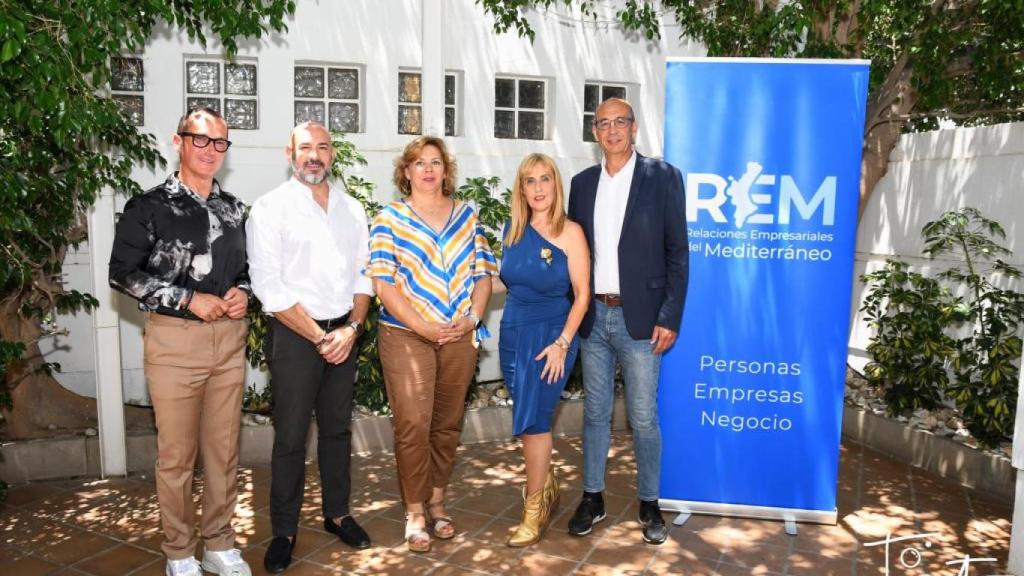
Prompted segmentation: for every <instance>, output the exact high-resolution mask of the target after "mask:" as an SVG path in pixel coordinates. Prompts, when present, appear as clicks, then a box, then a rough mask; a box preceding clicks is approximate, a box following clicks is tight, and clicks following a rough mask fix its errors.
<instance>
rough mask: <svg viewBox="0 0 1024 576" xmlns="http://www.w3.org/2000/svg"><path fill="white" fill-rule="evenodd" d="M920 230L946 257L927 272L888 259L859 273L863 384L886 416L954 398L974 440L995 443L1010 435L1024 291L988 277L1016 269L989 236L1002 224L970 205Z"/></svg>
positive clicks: (997, 236) (929, 246)
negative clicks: (866, 326)
mask: <svg viewBox="0 0 1024 576" xmlns="http://www.w3.org/2000/svg"><path fill="white" fill-rule="evenodd" d="M921 233H922V235H923V237H924V242H925V249H924V252H925V254H926V255H928V256H929V257H930V258H942V257H949V256H953V257H954V258H955V260H951V261H949V262H947V265H948V267H946V268H945V270H944V271H942V272H940V273H939V274H937V275H935V277H934V278H928V277H925V276H924V275H922V274H920V273H917V272H912V271H911V270H910V269H909V266H908V265H907V264H906V263H904V262H899V261H895V260H890V261H888V262H886V265H885V267H884V268H883V269H881V270H879V271H877V272H873V273H871V274H866V275H865V276H863V277H862V279H863V280H864V282H865V283H866V284H867V285H868V295H867V298H865V300H864V306H863V308H862V310H863V311H864V312H865V315H866V318H867V319H868V321H869V322H870V324H871V326H872V328H874V329H875V336H874V337H873V338H872V341H871V344H869V345H868V352H869V353H870V354H871V358H872V361H871V362H870V363H869V364H868V365H867V367H866V373H867V376H868V380H869V381H870V382H871V383H872V385H874V386H876V387H878V388H880V389H881V390H883V391H884V393H885V400H886V404H887V406H888V408H889V411H890V413H892V414H900V413H906V412H908V411H911V410H914V409H917V408H934V407H936V406H937V405H938V404H939V403H940V402H941V401H942V399H943V398H947V399H949V400H953V401H954V402H955V403H956V407H957V408H958V409H959V410H960V411H961V413H962V414H963V417H964V421H965V422H966V424H967V427H968V428H969V429H970V431H971V433H972V434H973V435H974V436H975V438H977V439H978V441H979V442H980V443H982V444H983V445H997V444H998V443H999V442H1001V441H1002V440H1004V439H1006V438H1009V437H1010V436H1012V434H1013V426H1014V418H1015V416H1016V410H1017V379H1018V375H1019V373H1020V356H1021V344H1022V342H1021V329H1022V326H1024V294H1022V293H1020V292H1017V291H1014V290H1008V289H1005V288H1000V287H999V286H997V285H996V284H995V281H996V280H1002V281H1004V282H1005V281H1010V280H1015V279H1019V278H1020V276H1021V273H1020V271H1019V270H1018V269H1017V268H1015V267H1013V266H1011V265H1009V264H1007V263H1006V262H1005V261H1004V260H1003V259H1002V258H1003V257H1008V256H1009V255H1010V251H1009V250H1008V249H1006V248H1005V247H1004V246H1002V245H1001V244H999V243H998V242H997V240H1001V239H1003V238H1005V236H1006V235H1005V232H1004V231H1003V228H1002V226H1000V225H999V223H997V222H995V221H993V220H989V219H988V218H985V217H984V216H982V215H981V213H980V212H978V210H976V209H974V208H963V209H960V210H954V211H951V212H947V213H945V214H943V215H942V216H941V217H940V218H939V219H938V220H935V221H933V222H929V223H928V224H926V225H925V226H924V228H923V229H922V232H921ZM960 262H963V264H960Z"/></svg>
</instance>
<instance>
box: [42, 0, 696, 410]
mask: <svg viewBox="0 0 1024 576" xmlns="http://www.w3.org/2000/svg"><path fill="white" fill-rule="evenodd" d="M442 4H443V9H444V15H443V18H444V26H443V52H444V57H443V60H444V62H443V64H444V68H445V69H447V70H456V71H460V72H461V73H462V74H463V80H464V82H463V86H464V89H463V91H462V93H461V94H460V97H461V100H462V102H463V105H464V107H463V109H462V111H461V118H462V125H463V130H462V132H461V134H460V135H458V136H456V137H453V138H449V139H448V142H449V144H450V146H451V148H452V151H453V153H454V154H455V156H456V158H457V160H458V163H459V175H460V182H461V179H462V178H465V177H471V176H499V177H501V179H502V182H503V184H505V185H510V184H511V178H512V176H513V175H514V174H515V169H516V166H517V165H518V163H519V160H520V159H521V158H522V157H523V156H524V155H526V154H527V153H529V152H534V151H540V152H545V153H547V154H550V155H552V156H554V157H555V158H556V159H557V161H558V164H559V167H560V168H561V170H562V172H563V176H564V177H565V179H566V185H568V178H569V177H571V175H572V174H573V173H575V172H576V171H578V170H580V169H582V168H584V167H586V166H588V165H590V164H592V163H594V162H595V161H596V160H597V158H598V149H597V147H596V145H594V144H590V143H585V142H583V141H582V138H581V133H582V131H583V113H582V109H583V85H584V83H585V82H586V81H604V82H615V83H623V84H627V85H629V86H630V93H629V94H628V97H629V98H630V99H631V101H632V102H633V104H634V106H635V108H636V113H637V118H638V124H639V127H640V132H639V135H638V142H637V145H638V148H639V149H640V151H641V152H642V153H645V154H648V155H653V156H660V155H661V142H662V120H663V109H664V58H665V57H667V56H695V55H702V54H703V53H704V51H703V49H701V48H700V47H698V46H695V45H690V44H682V45H680V44H678V43H677V41H676V39H675V36H676V34H675V31H674V30H673V29H669V30H668V32H667V33H666V39H663V40H662V41H660V42H658V43H649V42H647V41H645V40H643V39H641V38H636V37H635V35H633V37H631V38H629V39H626V36H624V35H623V34H622V32H621V31H620V30H619V29H618V28H617V27H616V26H615V25H614V24H611V23H610V22H612V21H613V20H614V9H613V8H610V7H606V6H602V7H601V8H600V10H601V14H599V15H598V18H597V21H596V22H595V21H594V20H593V19H590V18H586V17H582V16H581V15H580V14H579V13H578V12H572V11H569V10H567V9H559V10H553V11H551V12H548V13H544V14H536V13H535V14H532V15H531V22H532V24H533V26H534V29H535V30H536V42H535V43H534V44H532V45H531V44H530V43H529V42H528V41H526V40H522V39H519V38H518V37H516V36H515V35H514V34H512V33H509V34H504V35H500V36H498V35H495V34H494V33H493V32H492V22H491V20H490V18H488V17H486V16H485V15H484V13H483V9H482V8H480V7H478V6H477V5H476V4H475V2H473V0H443V1H437V0H426V1H425V2H423V3H421V2H419V1H416V0H365V1H362V2H357V1H347V2H333V1H324V0H320V1H316V0H301V1H300V2H299V6H298V9H297V11H296V14H295V16H294V18H293V19H292V20H291V21H290V22H289V31H288V32H287V33H285V34H281V35H277V36H272V37H268V38H264V39H263V40H260V41H258V42H251V43H248V44H243V45H242V47H241V49H240V50H239V54H238V55H239V57H240V58H256V59H257V62H258V81H257V86H258V97H259V103H258V107H259V126H260V127H259V129H258V130H251V131H245V130H232V131H231V134H230V138H231V139H232V141H233V142H234V146H233V147H232V148H231V151H230V152H229V153H228V158H227V160H226V162H225V165H224V168H223V169H222V170H221V173H220V174H219V179H220V181H221V183H222V184H223V185H224V187H225V189H227V190H229V191H231V192H232V193H235V194H236V195H238V196H240V197H241V198H243V199H244V200H246V201H248V202H252V201H253V200H255V199H256V198H258V197H259V196H260V195H261V194H263V193H265V192H267V191H268V190H270V189H271V188H273V187H274V186H276V185H277V184H278V183H280V182H281V181H283V180H284V179H286V178H287V177H288V166H287V163H286V162H285V159H284V155H283V154H284V151H283V149H284V144H285V140H286V138H287V135H288V133H289V131H290V130H291V127H292V125H293V96H292V94H293V92H292V90H293V75H292V74H293V66H294V64H295V63H296V62H302V61H316V62H324V63H341V64H357V65H361V66H363V67H364V69H365V75H364V76H363V78H362V87H363V90H364V95H363V100H362V105H363V106H364V113H363V118H364V124H363V126H364V130H365V131H364V132H363V133H359V134H352V135H350V138H351V139H352V140H353V141H354V142H355V144H356V145H357V147H358V149H359V150H360V151H361V152H362V153H363V154H364V155H365V156H366V158H367V160H368V161H369V166H367V167H366V168H365V169H363V170H362V175H363V176H364V177H366V178H368V179H369V180H370V181H372V182H374V183H375V184H376V185H377V188H378V191H377V198H378V200H381V201H387V200H390V199H391V198H392V186H391V184H390V174H391V169H392V162H393V160H394V158H395V156H397V155H398V153H399V152H400V150H401V149H402V147H403V146H404V145H405V144H406V143H407V142H408V141H409V140H410V137H409V136H404V135H400V134H398V133H397V122H398V121H397V91H398V71H399V68H420V67H421V66H422V65H423V63H422V62H421V52H422V50H421V45H422V42H421V24H420V17H421V12H420V11H421V6H424V5H425V6H427V9H431V10H433V9H438V7H439V6H441V5H442ZM220 52H221V51H220V49H219V47H218V46H216V45H211V46H210V47H209V49H208V50H203V49H202V48H201V47H199V46H198V45H196V44H194V43H191V42H189V41H188V39H187V38H186V37H185V36H183V35H179V34H178V33H176V32H171V31H170V30H167V29H164V30H160V31H158V32H157V33H156V34H155V35H154V38H153V39H152V41H151V42H150V44H149V45H148V46H147V48H146V50H145V52H144V54H142V58H143V61H144V66H145V87H146V90H145V118H146V125H145V126H144V127H143V131H145V132H151V133H152V134H154V135H155V137H156V139H157V141H158V145H159V148H160V150H161V152H162V154H163V155H164V157H165V158H167V159H168V160H169V165H168V168H167V170H156V171H151V170H148V169H144V168H139V169H137V170H136V173H135V178H136V180H137V181H138V182H140V183H141V184H142V185H143V186H144V187H147V188H148V187H149V186H152V185H155V184H157V183H159V182H160V181H162V180H163V178H164V177H165V175H166V172H167V171H169V170H171V169H173V168H174V164H175V158H174V150H173V148H172V147H171V146H170V136H171V134H172V133H173V131H174V128H175V123H176V122H177V119H178V117H179V116H180V115H181V114H182V112H183V111H184V107H185V95H184V60H185V57H186V56H196V55H218V54H220ZM428 64H430V63H428ZM496 74H501V75H523V76H533V77H543V78H547V79H548V80H549V84H548V86H549V88H550V94H549V102H550V104H549V106H550V107H549V109H548V111H547V114H548V116H547V119H548V123H549V128H548V139H547V140H543V141H532V140H500V139H496V138H494V136H493V131H494V111H493V104H494V76H495V75H496ZM124 201H125V199H124V198H123V197H122V198H120V200H119V203H118V207H119V208H120V207H122V206H123V205H124ZM84 250H87V248H86V247H85V246H83V247H82V248H81V250H80V251H79V252H75V253H71V254H69V255H68V258H67V260H66V262H65V266H64V271H65V274H66V278H67V285H68V287H70V288H76V289H79V290H86V291H88V290H89V289H90V288H91V286H90V284H89V281H90V280H89V279H90V271H89V258H88V254H87V253H85V252H84ZM500 302H501V299H500V298H496V304H497V305H498V306H500ZM111 304H112V305H113V306H115V307H116V308H117V310H118V311H119V312H120V313H121V350H122V369H123V377H124V392H125V399H126V401H129V402H148V399H147V394H146V386H145V379H144V377H143V373H142V338H141V331H142V328H141V327H142V323H143V317H142V315H141V314H140V313H139V312H138V311H137V310H136V309H135V305H134V302H133V301H132V300H130V299H129V298H127V297H125V296H122V295H116V296H114V299H113V301H112V302H111ZM495 308H496V306H492V311H491V313H490V314H489V315H488V317H487V319H486V320H487V322H488V324H489V325H491V328H492V332H493V333H497V323H498V321H499V319H500V310H496V309H495ZM58 321H59V323H60V324H61V325H62V326H64V327H66V328H68V329H69V331H70V334H69V336H67V337H58V338H56V339H54V341H44V342H43V343H42V348H43V352H44V354H46V356H47V359H48V360H50V361H53V362H58V363H60V364H61V367H62V372H61V373H60V374H58V376H57V377H58V380H60V382H61V383H62V384H64V385H65V386H67V387H68V388H70V389H72V390H74V391H75V392H78V393H81V394H85V395H88V396H94V395H95V388H96V384H95V375H94V369H93V366H94V364H93V363H94V360H93V335H92V320H91V318H90V316H89V315H88V314H77V315H74V316H61V317H59V319H58ZM480 377H481V378H482V379H485V380H486V379H495V378H499V377H500V371H499V369H498V364H497V342H496V341H495V340H494V339H492V340H490V341H488V342H486V343H485V345H484V354H483V355H482V356H481V370H480ZM247 381H248V383H249V384H259V385H262V384H261V383H262V382H263V376H262V375H261V374H259V373H250V375H249V376H248V378H247Z"/></svg>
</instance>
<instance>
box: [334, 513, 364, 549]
mask: <svg viewBox="0 0 1024 576" xmlns="http://www.w3.org/2000/svg"><path fill="white" fill-rule="evenodd" d="M324 530H327V531H328V532H330V533H331V534H334V535H335V536H337V537H338V538H340V539H341V541H342V542H344V543H345V544H348V545H349V546H351V547H353V548H357V549H360V550H361V549H363V548H369V547H370V535H369V534H367V533H366V530H363V528H362V527H361V526H359V524H356V521H355V519H353V518H352V517H351V516H345V517H344V518H342V519H341V524H335V523H334V520H331V519H330V518H327V519H325V520H324Z"/></svg>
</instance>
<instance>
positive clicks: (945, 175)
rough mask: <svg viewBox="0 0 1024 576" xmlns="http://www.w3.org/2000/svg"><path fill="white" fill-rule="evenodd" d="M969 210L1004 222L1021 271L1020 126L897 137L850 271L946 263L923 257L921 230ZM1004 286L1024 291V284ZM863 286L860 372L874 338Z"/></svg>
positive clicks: (855, 330)
mask: <svg viewBox="0 0 1024 576" xmlns="http://www.w3.org/2000/svg"><path fill="white" fill-rule="evenodd" d="M968 206H969V207H974V208H977V209H978V210H980V211H981V213H982V214H983V215H985V216H986V217H988V218H991V219H993V220H996V221H997V222H999V223H1000V224H1002V226H1003V228H1004V229H1005V230H1006V239H1005V241H1004V242H1002V243H1003V245H1004V246H1006V247H1007V248H1009V249H1010V250H1012V251H1013V256H1012V257H1010V258H1008V259H1006V260H1007V261H1008V262H1009V263H1011V264H1013V265H1015V266H1018V267H1024V228H1022V224H1021V223H1022V222H1024V123H1017V124H1001V125H997V126H986V127H982V128H962V129H958V130H940V131H937V132H926V133H921V134H909V135H906V136H904V137H903V138H901V139H900V141H899V144H898V145H897V147H896V149H895V150H893V152H892V155H891V156H890V160H889V172H888V173H887V174H886V175H885V178H883V179H882V181H881V182H879V183H878V187H877V188H876V189H875V192H874V194H873V195H872V197H871V199H870V201H869V203H868V206H867V209H866V210H865V211H864V216H863V219H862V221H861V225H860V229H859V231H858V232H859V233H858V237H857V256H856V259H857V260H856V267H855V272H856V274H857V275H858V276H860V275H861V274H863V273H864V272H865V271H874V270H877V269H879V268H881V267H882V266H883V265H884V264H885V260H886V258H889V257H894V256H895V257H896V258H899V259H901V260H904V261H906V262H909V263H910V264H911V265H912V266H914V268H915V269H916V270H936V271H938V270H941V269H943V267H945V266H948V261H947V262H943V261H941V260H938V261H935V260H930V259H927V258H925V257H923V255H922V252H921V250H922V248H923V246H924V244H923V242H922V240H921V228H922V227H924V225H925V223H927V222H930V221H932V220H936V219H937V218H938V217H939V216H940V215H941V214H942V213H944V212H947V211H949V210H955V209H958V208H961V207H968ZM1002 285H1004V286H1012V287H1014V288H1015V289H1017V290H1022V289H1024V282H1021V281H1015V282H1006V281H1003V282H1002ZM864 293H865V291H864V286H863V284H861V283H860V282H859V281H858V282H857V283H856V284H855V286H854V292H853V302H852V304H851V310H850V313H851V316H852V318H853V323H852V325H851V333H850V350H849V352H850V364H851V365H853V366H854V367H855V368H857V369H862V368H863V366H864V364H866V363H867V361H868V357H867V354H866V352H865V349H866V347H867V345H868V343H869V338H870V336H871V333H870V331H869V328H868V326H867V324H866V323H865V322H864V320H863V315H862V314H861V313H860V312H858V310H859V308H860V306H861V303H862V300H863V298H864Z"/></svg>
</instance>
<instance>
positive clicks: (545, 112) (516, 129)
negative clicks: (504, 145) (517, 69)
mask: <svg viewBox="0 0 1024 576" xmlns="http://www.w3.org/2000/svg"><path fill="white" fill-rule="evenodd" d="M501 80H511V81H513V82H514V83H515V88H514V91H513V94H512V103H513V106H499V105H498V82H499V81H501ZM522 82H539V83H540V84H541V87H542V89H543V96H542V98H541V99H542V107H541V108H527V107H523V106H522V105H521V103H520V101H519V95H520V84H521V83H522ZM553 88H554V81H553V79H552V78H547V77H542V76H521V75H516V74H496V75H495V76H494V98H493V102H492V104H493V109H494V115H493V117H492V120H493V121H494V127H493V128H494V129H493V130H492V133H491V135H492V136H493V137H494V138H496V139H498V140H531V141H535V142H536V141H543V140H550V139H551V125H550V122H551V113H550V112H549V111H550V109H551V104H552V89H553ZM499 112H506V113H509V112H510V113H512V115H513V120H512V134H513V135H512V136H499V135H498V120H497V118H498V113H499ZM523 112H526V113H536V114H540V115H541V123H540V124H541V135H540V137H539V138H525V137H522V136H520V114H521V113H523Z"/></svg>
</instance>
